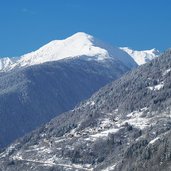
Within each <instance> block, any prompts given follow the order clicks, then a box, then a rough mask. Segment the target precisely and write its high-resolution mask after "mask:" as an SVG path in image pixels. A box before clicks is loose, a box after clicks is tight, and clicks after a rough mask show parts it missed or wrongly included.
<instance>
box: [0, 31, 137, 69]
mask: <svg viewBox="0 0 171 171" xmlns="http://www.w3.org/2000/svg"><path fill="white" fill-rule="evenodd" d="M80 56H87V60H96V61H98V60H106V59H109V58H115V59H118V60H120V61H122V62H123V63H124V64H125V65H126V66H127V67H129V68H132V67H135V66H136V64H135V62H134V60H132V58H131V57H130V56H129V55H128V54H127V53H124V52H123V51H122V50H120V49H119V48H114V47H111V46H109V45H106V44H105V43H103V42H101V41H99V40H97V39H95V38H94V37H93V36H91V35H88V34H86V33H83V32H78V33H76V34H74V35H72V36H71V37H68V38H66V39H64V40H54V41H52V42H50V43H48V44H46V45H45V46H43V47H41V48H40V49H38V50H36V51H35V52H31V53H28V54H25V55H23V56H21V57H20V58H17V60H16V61H15V62H11V63H10V65H7V64H8V63H9V62H8V61H7V64H6V65H5V64H4V65H3V66H2V67H1V68H0V71H6V70H10V69H13V68H18V67H24V66H32V65H37V64H42V63H45V62H50V61H57V60H61V59H65V58H75V57H77V58H78V57H80Z"/></svg>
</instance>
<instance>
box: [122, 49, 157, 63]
mask: <svg viewBox="0 0 171 171" xmlns="http://www.w3.org/2000/svg"><path fill="white" fill-rule="evenodd" d="M120 49H121V50H123V51H125V52H127V53H128V54H129V55H130V56H131V57H132V58H133V59H134V60H135V62H136V63H137V64H138V65H142V64H145V63H147V62H149V61H151V60H152V59H155V58H156V57H158V56H159V55H160V52H159V51H158V50H156V49H151V50H143V51H137V50H132V49H130V48H128V47H121V48H120Z"/></svg>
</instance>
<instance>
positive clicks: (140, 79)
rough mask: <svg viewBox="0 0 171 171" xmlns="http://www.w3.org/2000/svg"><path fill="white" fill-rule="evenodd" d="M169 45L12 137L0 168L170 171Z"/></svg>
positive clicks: (1, 158) (9, 170) (3, 170)
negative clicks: (59, 112)
mask: <svg viewBox="0 0 171 171" xmlns="http://www.w3.org/2000/svg"><path fill="white" fill-rule="evenodd" d="M170 111H171V50H169V51H167V52H165V53H164V54H163V55H162V56H161V57H160V58H156V59H155V60H153V61H151V62H149V63H147V64H145V65H142V66H140V67H139V68H138V69H135V70H133V71H131V72H130V73H128V74H125V75H124V76H123V77H122V78H120V79H118V80H116V81H114V82H112V83H110V84H108V85H107V86H105V87H104V88H102V89H101V90H100V91H98V92H96V93H95V94H94V95H93V96H92V97H91V98H90V99H89V100H86V101H85V102H82V103H81V104H80V105H79V106H77V107H76V108H75V109H74V110H71V111H69V112H67V113H64V114H62V115H60V116H59V117H56V118H55V119H53V120H52V121H50V122H49V123H48V124H46V125H44V126H42V127H40V128H39V129H37V130H35V131H33V132H32V133H30V134H29V135H27V136H25V137H24V138H22V139H19V140H18V141H16V142H14V143H13V144H12V145H10V146H9V147H8V148H7V149H6V150H4V151H2V152H1V154H0V165H1V170H2V171H14V170H28V171H30V170H32V171H35V170H36V171H39V170H55V171H56V170H57V171H58V170H72V171H74V170H79V171H83V170H89V171H90V170H94V171H99V170H103V171H110V170H111V171H130V170H136V171H144V170H146V171H169V170H170V168H171V157H170V156H171V151H170V149H171V138H170V135H171V117H170Z"/></svg>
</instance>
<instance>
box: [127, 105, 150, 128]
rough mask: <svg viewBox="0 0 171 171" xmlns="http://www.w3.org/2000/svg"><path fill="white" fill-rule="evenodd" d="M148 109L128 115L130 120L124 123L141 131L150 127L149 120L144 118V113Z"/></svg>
mask: <svg viewBox="0 0 171 171" xmlns="http://www.w3.org/2000/svg"><path fill="white" fill-rule="evenodd" d="M145 110H146V108H144V109H143V110H141V112H138V111H134V112H132V113H130V114H128V115H127V117H128V119H127V120H125V121H124V122H125V123H126V122H127V123H129V124H131V125H133V126H135V127H137V128H139V129H144V128H146V127H147V126H149V119H148V118H145V117H142V114H143V111H145Z"/></svg>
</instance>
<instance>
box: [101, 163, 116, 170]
mask: <svg viewBox="0 0 171 171" xmlns="http://www.w3.org/2000/svg"><path fill="white" fill-rule="evenodd" d="M116 165H117V163H115V164H114V165H112V166H109V167H107V168H106V169H103V170H102V171H112V170H113V169H115V167H116Z"/></svg>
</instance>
